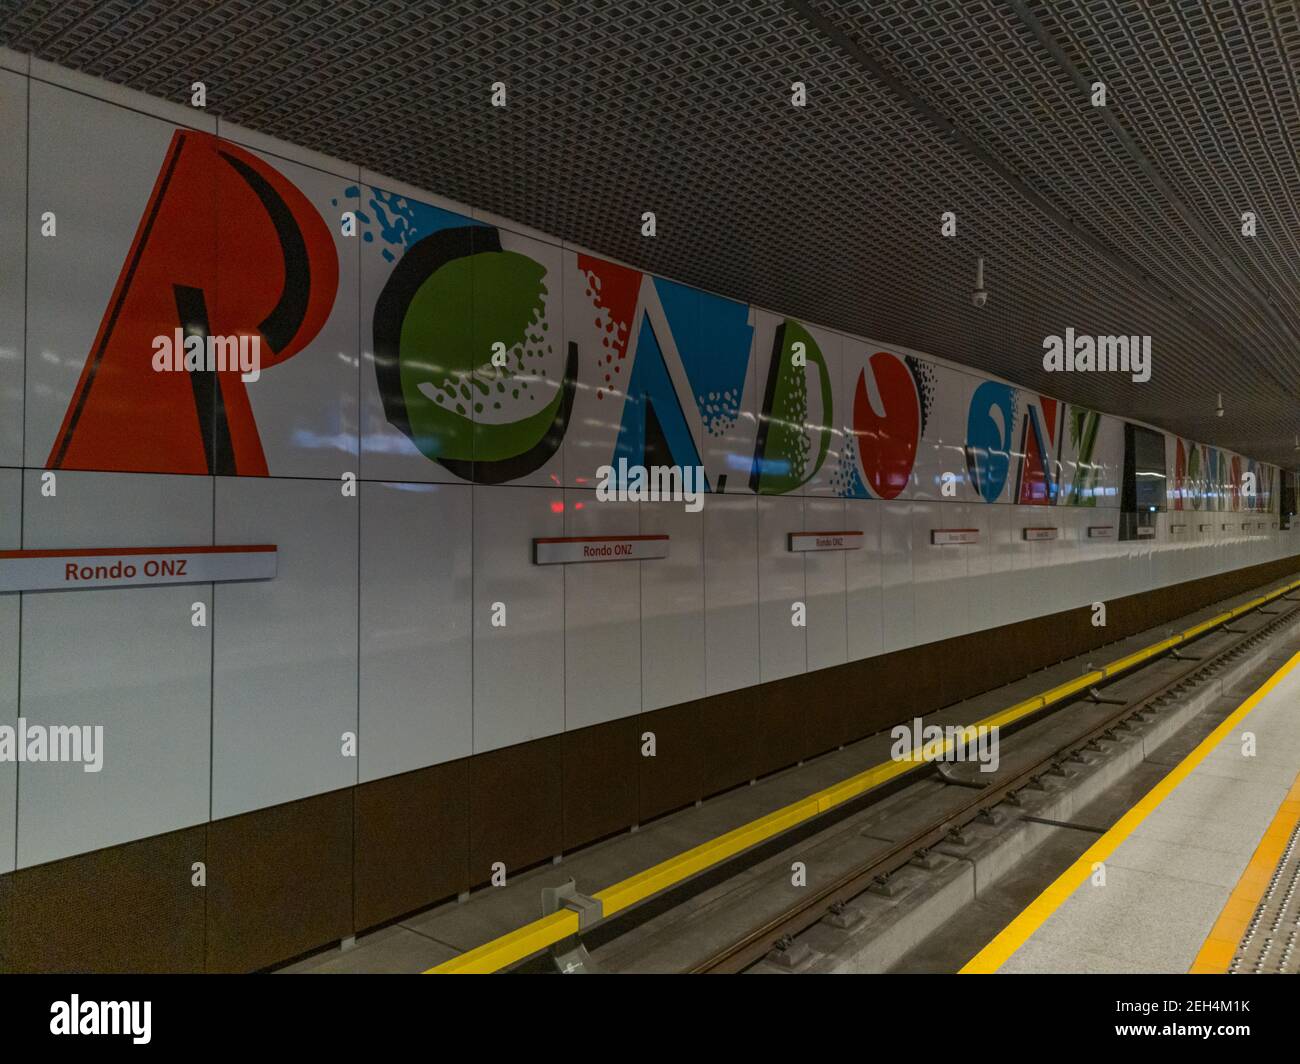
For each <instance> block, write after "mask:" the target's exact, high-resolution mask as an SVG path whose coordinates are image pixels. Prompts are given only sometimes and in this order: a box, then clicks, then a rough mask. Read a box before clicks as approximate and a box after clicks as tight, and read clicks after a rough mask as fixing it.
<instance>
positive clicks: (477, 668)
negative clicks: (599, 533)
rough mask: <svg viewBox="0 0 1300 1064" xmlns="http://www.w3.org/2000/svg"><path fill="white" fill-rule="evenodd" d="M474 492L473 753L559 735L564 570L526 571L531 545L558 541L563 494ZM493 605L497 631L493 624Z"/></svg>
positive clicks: (481, 489) (525, 490)
mask: <svg viewBox="0 0 1300 1064" xmlns="http://www.w3.org/2000/svg"><path fill="white" fill-rule="evenodd" d="M473 491H474V752H475V753H476V754H477V753H482V752H483V751H485V750H495V749H497V748H498V747H502V746H511V745H513V744H515V743H522V742H527V741H528V740H529V739H538V738H541V737H542V736H544V735H555V734H556V733H558V732H561V731H563V730H564V566H561V565H534V564H533V539H534V538H536V537H539V536H562V535H564V492H563V490H562V489H560V488H558V487H557V488H555V489H547V488H530V487H523V488H516V487H504V486H486V487H485V486H483V485H480V484H476V485H474V489H473ZM610 564H614V563H610ZM497 602H500V603H502V604H504V606H505V608H506V614H505V617H506V625H505V627H501V628H498V627H493V625H492V616H493V604H494V603H497Z"/></svg>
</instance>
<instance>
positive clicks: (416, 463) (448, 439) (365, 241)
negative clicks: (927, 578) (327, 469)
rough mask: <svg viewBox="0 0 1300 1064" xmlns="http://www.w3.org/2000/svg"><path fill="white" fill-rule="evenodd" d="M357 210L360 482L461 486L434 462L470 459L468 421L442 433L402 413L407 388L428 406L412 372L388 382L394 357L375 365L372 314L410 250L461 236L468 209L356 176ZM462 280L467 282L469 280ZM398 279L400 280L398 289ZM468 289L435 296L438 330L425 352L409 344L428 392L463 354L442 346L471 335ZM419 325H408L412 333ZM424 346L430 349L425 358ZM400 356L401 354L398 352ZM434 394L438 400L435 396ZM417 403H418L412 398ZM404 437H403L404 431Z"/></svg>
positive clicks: (452, 423)
mask: <svg viewBox="0 0 1300 1064" xmlns="http://www.w3.org/2000/svg"><path fill="white" fill-rule="evenodd" d="M359 198H360V200H361V203H360V206H359V210H360V211H361V212H362V213H363V214H364V215H365V216H366V218H367V219H369V221H368V223H367V224H366V227H365V231H364V232H363V234H362V239H361V242H360V256H361V267H360V269H361V307H362V311H361V316H362V320H361V381H360V404H361V414H360V416H361V476H362V477H364V478H366V479H379V478H383V479H389V480H400V481H435V482H442V483H456V482H460V480H461V478H459V477H457V476H456V475H455V474H454V473H452V472H451V471H450V470H449V469H448V468H447V467H446V466H444V465H443V464H442V463H440V462H438V461H436V460H435V458H434V457H432V455H437V454H442V453H447V452H451V451H454V452H455V453H456V454H458V455H461V456H470V455H472V449H473V439H472V417H471V414H470V412H469V411H468V410H467V411H466V414H465V417H466V418H467V419H469V420H464V421H459V420H454V421H450V422H448V423H446V424H445V425H443V426H441V427H435V423H434V422H432V421H430V420H426V419H425V418H424V417H423V416H422V412H421V411H420V410H416V411H414V413H415V417H414V418H411V416H410V415H411V413H412V411H411V410H410V409H409V408H408V409H407V412H406V414H405V420H404V415H403V413H402V401H403V396H404V391H403V387H402V381H403V380H405V381H406V385H407V387H408V388H409V389H411V390H413V392H414V394H411V395H410V400H409V401H410V402H412V403H420V402H423V401H429V400H431V396H430V395H428V394H426V390H422V389H421V384H422V383H423V382H422V379H421V374H420V372H418V369H419V367H412V372H411V373H410V375H409V377H405V378H403V377H402V376H400V375H393V376H390V375H389V371H390V370H393V369H396V368H397V366H396V365H395V364H394V363H393V361H392V359H393V354H392V353H391V352H388V351H385V353H384V356H383V358H381V359H380V360H379V364H377V362H376V351H375V310H376V307H377V304H378V302H379V300H380V297H381V295H382V294H383V292H384V289H385V286H386V285H387V284H388V283H389V281H390V280H391V279H392V278H393V275H394V271H395V270H397V268H398V267H399V266H400V265H401V262H402V259H403V257H404V256H405V255H406V254H407V252H408V251H409V250H410V248H411V247H413V246H414V245H416V244H417V243H419V242H420V241H421V240H424V239H425V238H427V237H430V236H432V235H433V234H435V233H438V232H441V231H443V230H447V229H463V228H466V227H472V226H474V225H475V224H476V223H475V222H474V221H473V219H471V218H470V216H469V209H468V208H463V207H461V205H459V204H456V203H453V202H451V201H450V200H445V199H443V198H441V197H439V196H434V195H432V194H431V193H426V192H422V191H420V190H419V189H416V188H414V187H412V186H410V185H406V184H403V183H402V182H398V181H393V180H391V179H389V178H386V177H381V176H379V175H377V174H373V173H371V172H370V171H368V170H363V171H362V172H361V186H360V196H359ZM467 276H468V275H467ZM400 281H401V278H400V277H399V278H398V283H400ZM472 296H473V286H472V282H470V281H468V280H466V281H465V282H464V283H461V284H459V285H452V284H447V285H446V286H444V287H443V288H442V289H441V292H440V296H439V299H438V300H437V302H436V305H437V306H438V308H439V314H440V315H441V319H442V320H441V323H440V328H438V329H434V330H431V332H430V333H429V335H430V336H431V339H430V340H428V341H425V343H424V344H421V343H420V342H417V341H416V340H415V339H414V338H412V339H411V340H410V341H409V343H410V357H412V359H417V358H418V359H419V360H420V363H421V364H422V365H424V366H426V367H428V369H429V382H428V383H429V385H430V386H432V385H433V384H435V383H436V382H437V381H438V380H440V379H441V377H438V376H436V375H435V374H434V372H433V370H434V369H435V368H444V367H448V366H452V367H454V366H460V365H462V363H463V362H464V360H465V356H464V353H463V352H462V351H461V350H460V349H458V348H455V347H454V346H453V345H452V344H451V343H450V342H449V341H448V342H442V341H444V339H446V338H450V337H455V336H457V335H460V336H468V335H469V333H470V317H471V299H472ZM419 320H420V319H419V318H418V317H416V318H415V319H413V320H412V323H411V324H412V327H414V326H415V324H416V323H417V322H418V321H419ZM424 346H428V347H430V348H431V349H429V350H423V349H422V348H423V347H424ZM404 349H405V347H404ZM434 394H436V392H435V393H434ZM417 396H418V397H419V398H417ZM408 430H409V431H408Z"/></svg>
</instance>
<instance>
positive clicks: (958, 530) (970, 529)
mask: <svg viewBox="0 0 1300 1064" xmlns="http://www.w3.org/2000/svg"><path fill="white" fill-rule="evenodd" d="M930 531H931V532H978V531H979V529H978V528H932V529H930Z"/></svg>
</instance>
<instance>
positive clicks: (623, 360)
mask: <svg viewBox="0 0 1300 1064" xmlns="http://www.w3.org/2000/svg"><path fill="white" fill-rule="evenodd" d="M563 277H564V308H563V309H564V328H565V335H566V336H567V337H568V339H569V342H571V343H575V344H577V345H578V389H577V393H576V395H575V396H574V401H573V414H572V416H571V417H570V419H569V427H568V429H567V430H566V431H565V434H564V447H563V450H564V471H565V476H566V477H568V480H569V483H572V484H575V485H578V486H586V487H591V486H592V485H593V484H594V482H595V480H596V471H597V470H598V469H599V468H600V467H601V466H603V465H607V464H608V465H612V464H614V461H613V459H614V449H615V447H616V445H617V443H618V437H619V427H620V425H621V424H622V420H623V416H624V404H625V403H626V402H627V389H628V383H629V377H630V375H631V370H632V364H633V361H634V355H635V352H636V350H637V345H638V339H639V334H640V332H641V329H642V311H641V309H640V304H641V299H640V292H641V288H642V285H643V284H647V283H649V282H648V281H646V280H645V279H643V277H642V275H641V273H640V271H639V270H633V269H632V268H631V267H628V266H621V265H617V264H615V263H610V262H607V261H605V260H604V259H602V258H600V257H599V256H591V255H587V254H586V253H585V252H579V251H575V250H569V249H566V250H565V251H564V255H563Z"/></svg>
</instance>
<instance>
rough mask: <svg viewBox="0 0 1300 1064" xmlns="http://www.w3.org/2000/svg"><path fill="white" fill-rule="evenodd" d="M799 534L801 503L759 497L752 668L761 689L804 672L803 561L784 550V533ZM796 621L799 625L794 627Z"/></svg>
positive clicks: (786, 539)
mask: <svg viewBox="0 0 1300 1064" xmlns="http://www.w3.org/2000/svg"><path fill="white" fill-rule="evenodd" d="M802 531H803V499H801V498H799V497H798V496H784V495H776V496H766V495H763V496H759V498H758V594H759V644H758V664H759V679H760V680H761V682H763V683H767V682H768V681H769V680H779V679H781V678H783V677H785V676H794V675H795V674H797V673H801V672H806V671H807V669H808V621H807V616H808V603H807V600H806V597H805V592H806V587H805V584H804V573H803V555H802V554H800V553H798V552H795V551H791V550H790V549H789V547H788V542H789V535H790V533H791V532H802ZM796 610H798V614H796V612H795V611H796ZM801 618H802V621H803V623H802V624H796V623H794V622H795V621H797V620H799V619H801Z"/></svg>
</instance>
